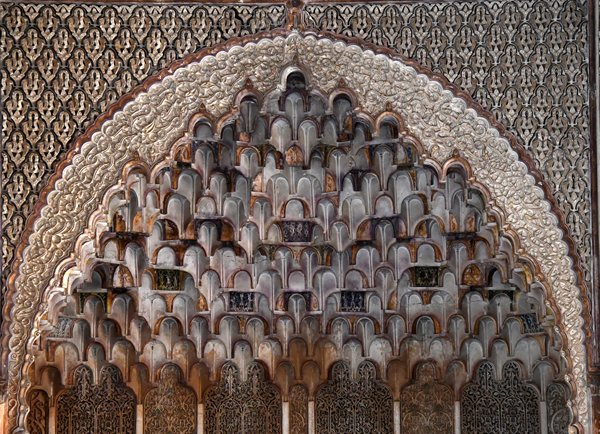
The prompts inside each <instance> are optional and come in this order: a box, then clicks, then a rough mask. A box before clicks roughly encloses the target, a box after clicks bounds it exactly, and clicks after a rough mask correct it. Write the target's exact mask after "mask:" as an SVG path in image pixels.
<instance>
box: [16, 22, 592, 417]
mask: <svg viewBox="0 0 600 434" xmlns="http://www.w3.org/2000/svg"><path fill="white" fill-rule="evenodd" d="M292 62H297V63H299V64H301V65H303V66H304V67H306V69H308V70H310V71H311V72H312V77H311V82H312V83H313V85H314V86H316V87H318V88H320V89H322V90H324V91H328V90H331V89H332V88H334V87H335V86H338V85H339V82H340V80H341V79H343V80H344V81H345V82H346V83H347V85H348V87H349V88H351V89H353V90H354V91H355V94H356V98H357V102H358V104H359V106H361V108H362V109H363V110H365V111H369V112H371V113H374V114H375V113H377V112H378V111H379V110H380V108H381V107H382V106H384V105H385V104H386V103H389V104H390V105H391V107H392V108H393V109H394V110H396V111H398V112H399V113H400V114H401V115H402V116H403V118H404V119H405V121H406V126H407V128H408V130H409V131H410V132H411V134H413V135H414V136H416V137H418V138H419V139H420V141H421V143H422V145H423V147H424V148H425V149H426V150H427V152H428V154H429V156H430V157H431V158H432V159H434V160H437V161H438V162H443V161H444V160H445V159H447V158H448V157H449V156H450V155H451V154H452V153H453V152H454V151H455V150H458V151H460V153H461V155H463V156H464V157H465V158H466V159H467V160H468V161H469V162H470V164H471V166H472V168H473V175H474V176H475V177H476V178H477V180H478V181H479V182H481V183H482V184H484V185H485V186H487V187H488V189H489V191H490V194H491V197H494V198H496V201H497V203H496V205H497V206H498V207H500V208H502V209H503V210H504V211H505V213H506V219H507V220H506V222H507V225H508V226H509V228H507V229H512V230H514V231H515V232H516V233H517V234H518V236H519V239H520V240H521V243H522V246H521V247H522V250H523V253H524V254H528V255H530V256H532V257H534V258H536V260H537V261H538V263H539V265H540V269H541V270H540V271H541V274H542V275H543V276H545V278H546V279H547V282H548V285H549V287H551V288H552V290H553V293H552V294H551V295H552V296H553V298H554V300H555V302H556V305H557V307H558V311H559V312H560V320H559V321H558V323H559V324H560V326H561V327H562V331H563V334H564V337H565V338H566V345H565V348H566V350H565V351H566V356H567V358H568V359H569V361H570V363H571V366H572V368H571V370H570V374H569V375H568V378H567V379H568V380H569V381H570V382H571V383H573V384H574V385H576V396H575V397H574V399H573V402H572V403H571V404H572V405H573V407H574V413H575V416H576V420H577V421H578V422H579V423H581V424H582V425H583V426H584V427H588V426H589V414H588V398H587V385H586V358H585V349H584V346H583V339H584V333H583V329H582V318H581V310H582V306H581V302H580V292H579V289H578V287H577V286H576V277H575V273H574V272H573V270H572V267H571V265H572V264H571V262H570V260H569V258H568V251H567V246H566V244H565V243H564V242H563V241H562V233H561V231H560V229H559V227H558V222H557V219H556V217H555V216H554V215H553V214H552V213H551V211H550V205H549V203H548V202H547V201H546V200H545V199H544V196H543V192H542V190H541V189H540V188H539V187H537V186H536V185H535V183H534V179H533V177H532V176H530V175H528V174H527V168H526V166H525V164H523V163H522V162H521V161H519V159H518V156H517V154H516V152H514V151H513V150H512V149H511V147H510V144H509V142H508V141H507V140H506V139H504V138H502V137H500V135H499V132H498V131H497V130H496V129H494V128H492V127H491V126H490V124H489V123H488V121H486V120H485V119H484V118H482V117H480V116H478V115H477V113H476V112H475V111H474V110H472V109H469V108H467V104H466V103H465V101H463V100H461V99H459V98H456V97H454V96H453V95H452V93H451V92H450V91H448V90H444V89H443V87H442V86H441V85H440V84H439V83H437V82H435V81H433V80H431V79H430V78H428V77H426V76H425V75H422V74H418V73H417V72H416V71H415V70H414V69H413V68H412V67H409V66H407V65H405V64H403V63H401V62H400V61H397V60H394V59H390V58H389V57H386V56H384V55H376V54H374V53H373V52H371V51H365V50H363V49H362V48H360V47H358V46H355V45H348V44H346V43H343V42H335V41H332V40H330V39H326V38H320V37H316V36H313V35H306V36H304V35H301V34H298V33H292V34H290V35H289V36H287V37H285V38H284V37H276V38H272V39H271V38H265V39H261V40H259V41H258V42H256V43H248V44H246V45H243V46H234V47H232V48H230V49H229V50H228V51H222V52H219V53H217V54H216V55H207V56H205V57H203V58H201V59H199V60H197V61H196V62H194V63H191V64H189V65H187V66H182V67H180V68H179V69H177V70H176V71H175V72H173V73H172V74H171V75H169V76H166V77H165V78H163V79H162V80H160V81H159V82H158V83H156V84H154V85H152V86H151V87H150V88H149V89H148V91H147V92H144V93H140V94H139V95H138V96H137V97H136V98H135V100H133V101H131V102H130V103H128V104H127V105H126V106H125V107H124V108H123V110H121V111H119V112H117V113H115V115H114V116H113V117H112V118H111V119H109V120H107V121H106V122H104V124H103V125H102V127H101V129H100V130H99V131H97V132H96V133H95V134H93V136H92V138H91V140H90V141H89V142H87V143H85V144H84V145H83V146H82V148H81V151H80V152H79V153H78V154H77V155H75V156H74V158H73V159H72V162H71V164H70V165H69V166H68V167H66V168H65V169H64V170H63V172H62V178H61V179H60V180H59V181H58V182H57V183H56V185H55V189H54V191H53V192H52V193H51V194H49V195H48V198H47V205H46V206H45V207H44V208H43V211H42V213H41V216H40V217H39V218H38V220H37V222H36V224H35V228H34V231H33V233H32V234H31V236H30V237H29V246H28V247H27V248H26V250H25V251H24V261H23V263H22V265H21V267H20V269H19V272H18V275H17V276H16V280H15V287H16V288H18V291H17V292H16V293H15V295H14V299H13V302H14V307H13V309H12V318H11V324H10V330H11V338H10V343H9V348H10V351H11V355H10V358H9V360H10V365H9V384H8V394H9V418H10V420H9V426H10V427H11V428H14V427H15V426H16V425H17V424H21V423H23V417H24V413H25V411H24V409H25V408H26V402H25V396H24V393H22V391H24V390H25V386H24V385H23V384H22V382H21V373H22V372H23V370H24V369H26V367H27V363H26V362H27V360H26V353H27V351H26V350H27V342H28V341H29V340H30V339H33V338H35V336H36V330H35V324H34V320H35V317H36V314H38V313H39V312H41V311H43V310H44V306H43V305H42V306H40V303H41V302H42V300H41V294H42V293H43V288H45V287H47V285H48V283H49V282H50V280H51V279H52V277H53V276H52V274H53V272H54V270H56V269H57V266H58V264H59V263H60V262H61V261H62V260H64V259H65V257H64V256H63V255H64V253H63V252H70V251H71V250H72V249H71V247H72V244H73V243H74V241H75V240H76V239H77V237H78V235H79V234H80V233H82V232H83V230H84V228H85V227H86V226H87V222H88V219H89V217H90V215H91V214H92V212H94V211H95V210H96V209H97V208H98V206H99V204H100V200H101V198H102V196H103V194H104V192H105V190H106V189H107V188H109V187H110V186H111V185H114V184H115V183H116V182H117V181H118V176H119V171H118V170H115V168H119V167H121V166H122V165H123V164H124V163H125V162H126V161H127V160H128V159H129V158H130V157H131V155H132V154H137V155H139V156H141V157H142V159H145V160H146V161H147V163H148V164H149V165H153V164H154V163H156V162H157V161H158V160H159V159H161V158H164V157H165V154H166V153H167V152H168V150H169V148H170V146H171V144H172V143H173V142H174V141H175V140H177V138H178V137H180V136H181V134H182V133H183V132H184V130H185V129H186V128H187V126H188V121H189V119H190V118H191V116H192V115H193V114H194V113H195V112H197V111H198V110H200V108H201V105H204V106H205V107H206V109H207V110H208V111H209V112H211V113H213V114H214V115H216V116H218V115H222V114H224V113H225V112H227V111H228V110H229V107H230V105H231V104H232V103H233V96H234V95H235V94H236V93H237V92H238V91H239V90H240V88H241V87H242V86H243V84H244V82H245V80H246V78H250V79H251V80H252V82H253V84H254V86H255V87H256V88H257V89H258V90H259V91H261V92H265V91H267V90H268V89H269V88H271V87H272V86H273V84H274V83H276V81H277V80H276V79H277V77H278V74H279V71H280V69H281V65H285V64H289V63H292ZM90 186H94V187H93V188H90Z"/></svg>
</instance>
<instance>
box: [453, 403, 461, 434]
mask: <svg viewBox="0 0 600 434" xmlns="http://www.w3.org/2000/svg"><path fill="white" fill-rule="evenodd" d="M454 434H460V401H455V402H454Z"/></svg>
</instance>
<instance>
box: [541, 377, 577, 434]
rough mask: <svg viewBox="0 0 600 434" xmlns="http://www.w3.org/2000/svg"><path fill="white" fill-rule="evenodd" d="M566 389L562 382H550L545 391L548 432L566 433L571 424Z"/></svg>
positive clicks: (553, 433)
mask: <svg viewBox="0 0 600 434" xmlns="http://www.w3.org/2000/svg"><path fill="white" fill-rule="evenodd" d="M567 394H568V389H567V388H565V385H564V384H562V383H552V384H551V385H550V386H548V390H547V392H546V408H547V410H548V433H549V434H567V433H568V432H569V425H570V424H571V419H572V416H571V412H570V411H569V408H568V407H567V396H568V395H567Z"/></svg>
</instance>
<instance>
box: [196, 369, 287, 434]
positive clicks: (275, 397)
mask: <svg viewBox="0 0 600 434" xmlns="http://www.w3.org/2000/svg"><path fill="white" fill-rule="evenodd" d="M205 414H206V417H205V432H206V433H208V434H240V433H243V434H279V433H280V432H281V395H280V393H279V390H278V389H277V387H276V386H275V385H273V384H272V383H270V382H269V381H267V380H266V379H265V372H264V368H263V367H262V366H261V365H260V363H258V362H252V363H250V365H249V366H248V368H247V370H246V379H242V378H241V376H240V371H239V369H238V367H237V366H236V365H235V364H233V363H232V362H227V363H226V364H225V365H224V366H223V368H222V369H221V380H220V382H219V384H218V385H216V386H214V387H212V388H211V389H209V390H208V391H207V392H206V395H205Z"/></svg>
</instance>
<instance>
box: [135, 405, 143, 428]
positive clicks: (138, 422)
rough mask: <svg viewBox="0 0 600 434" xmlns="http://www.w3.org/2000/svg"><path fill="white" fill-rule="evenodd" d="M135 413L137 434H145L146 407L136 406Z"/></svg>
mask: <svg viewBox="0 0 600 434" xmlns="http://www.w3.org/2000/svg"><path fill="white" fill-rule="evenodd" d="M135 413H136V421H135V433H136V434H144V406H143V405H142V404H138V405H136V409H135Z"/></svg>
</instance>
